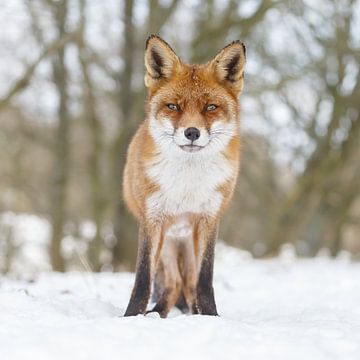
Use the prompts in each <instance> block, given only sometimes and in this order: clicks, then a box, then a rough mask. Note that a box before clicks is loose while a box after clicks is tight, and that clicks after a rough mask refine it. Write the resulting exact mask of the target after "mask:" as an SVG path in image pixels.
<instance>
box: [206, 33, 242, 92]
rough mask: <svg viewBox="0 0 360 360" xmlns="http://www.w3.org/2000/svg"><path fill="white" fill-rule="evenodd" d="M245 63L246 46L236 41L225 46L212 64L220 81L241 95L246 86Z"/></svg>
mask: <svg viewBox="0 0 360 360" xmlns="http://www.w3.org/2000/svg"><path fill="white" fill-rule="evenodd" d="M245 61H246V48H245V45H244V44H243V43H242V42H241V41H239V40H236V41H233V42H232V43H231V44H229V45H227V46H225V47H224V48H223V49H222V50H221V51H220V52H219V53H218V54H217V55H216V56H215V58H214V60H212V61H211V63H210V64H211V66H212V67H213V70H214V71H215V73H216V76H217V78H218V79H219V81H220V82H222V83H224V85H225V86H228V87H231V88H233V89H234V90H235V92H237V93H239V92H240V91H241V90H242V88H243V86H244V67H245Z"/></svg>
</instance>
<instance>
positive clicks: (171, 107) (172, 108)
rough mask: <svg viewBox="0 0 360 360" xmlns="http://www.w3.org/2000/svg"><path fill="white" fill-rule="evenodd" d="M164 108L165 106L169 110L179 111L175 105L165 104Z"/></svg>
mask: <svg viewBox="0 0 360 360" xmlns="http://www.w3.org/2000/svg"><path fill="white" fill-rule="evenodd" d="M166 106H167V107H168V108H169V109H170V110H174V111H178V110H179V106H177V105H176V104H166Z"/></svg>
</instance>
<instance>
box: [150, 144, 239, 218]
mask: <svg viewBox="0 0 360 360" xmlns="http://www.w3.org/2000/svg"><path fill="white" fill-rule="evenodd" d="M201 152H202V150H201ZM201 152H198V153H194V154H192V153H187V152H185V151H183V150H181V149H179V148H173V147H171V146H170V148H169V149H168V151H166V152H164V151H162V152H161V153H160V154H159V155H158V156H157V158H156V160H155V161H154V162H153V163H152V164H151V165H149V166H148V168H147V175H148V176H149V177H150V178H151V180H153V181H154V182H155V183H156V184H158V185H159V186H160V190H159V191H157V192H155V193H154V194H152V195H151V196H150V197H149V198H148V199H147V204H146V205H147V212H148V214H149V215H153V216H159V215H161V214H169V215H179V214H183V213H202V214H207V215H210V216H211V215H215V214H216V213H217V212H218V210H219V208H220V206H221V203H222V200H223V196H222V194H221V192H219V191H217V188H218V187H219V185H221V184H223V183H224V182H225V181H226V180H227V179H229V178H231V177H232V176H233V175H234V171H233V168H232V166H231V165H230V164H229V162H228V161H227V160H226V158H225V157H224V155H222V154H221V153H217V154H211V155H210V154H206V152H205V151H204V154H202V153H201Z"/></svg>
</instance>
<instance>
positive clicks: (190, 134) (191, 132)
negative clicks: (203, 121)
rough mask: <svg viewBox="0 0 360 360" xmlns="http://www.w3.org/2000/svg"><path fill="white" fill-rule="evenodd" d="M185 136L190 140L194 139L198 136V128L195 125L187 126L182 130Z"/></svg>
mask: <svg viewBox="0 0 360 360" xmlns="http://www.w3.org/2000/svg"><path fill="white" fill-rule="evenodd" d="M184 134H185V137H186V138H187V139H189V140H191V141H195V140H197V139H198V138H199V137H200V130H199V129H197V128H195V127H189V128H187V129H186V130H185V131H184Z"/></svg>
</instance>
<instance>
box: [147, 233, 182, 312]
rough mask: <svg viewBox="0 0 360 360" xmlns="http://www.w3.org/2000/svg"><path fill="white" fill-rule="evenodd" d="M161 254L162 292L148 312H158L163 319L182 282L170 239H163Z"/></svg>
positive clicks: (174, 300)
mask: <svg viewBox="0 0 360 360" xmlns="http://www.w3.org/2000/svg"><path fill="white" fill-rule="evenodd" d="M162 252H163V256H162V257H161V265H162V269H163V291H162V293H161V295H160V297H159V299H158V301H157V303H156V305H155V306H154V308H153V309H152V310H151V311H150V312H158V313H159V314H160V316H161V317H162V318H165V317H166V316H167V314H168V313H169V311H170V310H171V308H172V307H173V306H174V305H175V303H176V301H177V300H178V298H179V295H180V292H181V287H182V281H181V276H180V272H179V268H178V259H177V255H178V254H177V247H176V245H174V244H173V243H172V242H171V241H170V239H165V241H164V247H163V250H162Z"/></svg>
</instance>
